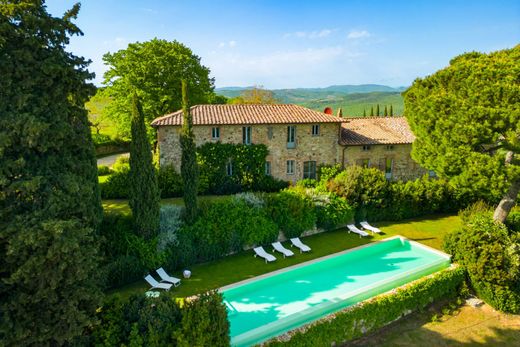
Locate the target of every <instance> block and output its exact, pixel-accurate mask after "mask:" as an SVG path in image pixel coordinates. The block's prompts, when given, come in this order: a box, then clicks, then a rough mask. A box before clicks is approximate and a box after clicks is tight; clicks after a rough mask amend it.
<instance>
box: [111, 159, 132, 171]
mask: <svg viewBox="0 0 520 347" xmlns="http://www.w3.org/2000/svg"><path fill="white" fill-rule="evenodd" d="M112 170H113V171H116V172H123V171H129V170H130V158H129V157H128V156H126V155H122V156H120V157H118V158H117V159H116V162H115V163H114V165H112Z"/></svg>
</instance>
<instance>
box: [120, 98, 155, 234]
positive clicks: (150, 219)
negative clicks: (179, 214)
mask: <svg viewBox="0 0 520 347" xmlns="http://www.w3.org/2000/svg"><path fill="white" fill-rule="evenodd" d="M132 102H133V108H132V113H133V114H132V143H131V144H130V171H129V175H128V178H129V182H128V184H129V188H130V189H129V198H130V200H129V205H130V208H131V209H132V217H133V229H134V231H135V232H136V233H137V234H138V235H140V236H142V237H144V238H145V239H148V240H149V239H151V238H153V237H155V236H156V235H157V231H158V230H159V203H160V200H161V197H160V194H159V188H158V186H157V177H156V175H155V167H154V165H153V162H152V149H151V148H150V143H149V142H148V138H147V136H146V128H145V125H144V115H143V110H142V108H141V104H140V102H139V99H138V98H137V95H136V94H134V97H133V100H132Z"/></svg>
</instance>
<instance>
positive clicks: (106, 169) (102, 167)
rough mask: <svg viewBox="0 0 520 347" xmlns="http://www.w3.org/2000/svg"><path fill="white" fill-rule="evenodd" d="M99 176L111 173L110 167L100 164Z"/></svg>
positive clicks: (98, 168)
mask: <svg viewBox="0 0 520 347" xmlns="http://www.w3.org/2000/svg"><path fill="white" fill-rule="evenodd" d="M97 170H98V176H106V175H110V168H109V167H108V166H106V165H98V167H97Z"/></svg>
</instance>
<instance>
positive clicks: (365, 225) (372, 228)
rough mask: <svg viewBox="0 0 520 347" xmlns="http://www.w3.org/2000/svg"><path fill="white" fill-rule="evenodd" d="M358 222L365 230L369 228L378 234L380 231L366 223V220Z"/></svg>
mask: <svg viewBox="0 0 520 347" xmlns="http://www.w3.org/2000/svg"><path fill="white" fill-rule="evenodd" d="M359 224H360V225H361V226H362V227H363V229H365V230H370V231H371V232H372V233H377V234H379V233H380V232H381V230H380V229H378V228H376V227H373V226H371V225H370V224H368V222H367V221H364V222H361V223H359Z"/></svg>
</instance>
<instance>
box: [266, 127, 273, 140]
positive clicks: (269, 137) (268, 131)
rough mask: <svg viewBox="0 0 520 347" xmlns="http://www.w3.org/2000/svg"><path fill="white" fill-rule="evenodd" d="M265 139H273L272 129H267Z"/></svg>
mask: <svg viewBox="0 0 520 347" xmlns="http://www.w3.org/2000/svg"><path fill="white" fill-rule="evenodd" d="M267 138H268V139H269V140H272V139H273V127H267Z"/></svg>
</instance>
